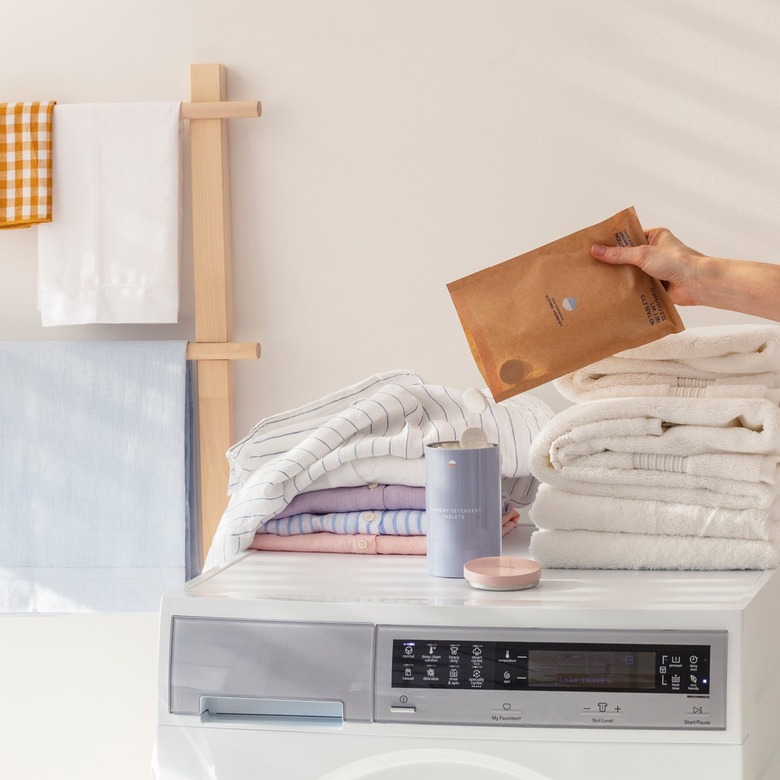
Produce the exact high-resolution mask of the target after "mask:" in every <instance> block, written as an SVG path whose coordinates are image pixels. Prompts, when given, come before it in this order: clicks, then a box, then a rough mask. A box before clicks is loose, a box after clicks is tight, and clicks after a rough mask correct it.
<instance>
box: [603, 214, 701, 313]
mask: <svg viewBox="0 0 780 780" xmlns="http://www.w3.org/2000/svg"><path fill="white" fill-rule="evenodd" d="M645 237H646V238H647V244H645V245H642V246H602V245H600V244H595V245H594V246H592V247H591V250H590V253H591V255H593V257H594V258H596V260H601V261H602V262H604V263H610V264H611V265H621V264H629V265H635V266H637V267H638V268H641V269H642V270H643V271H644V272H645V273H646V274H649V275H650V276H652V277H654V278H655V279H659V280H660V281H661V282H663V285H664V287H665V288H666V291H667V292H668V294H669V299H670V300H671V301H672V303H674V304H676V305H680V306H685V305H690V304H693V303H695V302H696V300H695V299H696V295H695V293H694V286H695V282H696V279H697V258H701V257H703V255H702V254H701V252H697V251H696V250H694V249H691V248H690V247H688V246H686V245H685V244H683V243H682V241H680V240H679V239H678V238H677V237H676V236H674V235H673V234H672V232H671V231H669V230H668V229H667V228H663V227H659V228H652V229H651V230H648V231H646V232H645Z"/></svg>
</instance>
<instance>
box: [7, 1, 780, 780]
mask: <svg viewBox="0 0 780 780" xmlns="http://www.w3.org/2000/svg"><path fill="white" fill-rule="evenodd" d="M9 6H10V7H9ZM198 62H221V63H224V64H225V65H227V66H228V68H229V92H230V97H232V98H234V99H243V100H255V99H259V100H261V101H262V103H263V117H262V118H261V119H260V120H236V121H234V122H233V123H232V124H231V126H230V144H231V155H232V162H231V176H232V185H233V188H232V201H233V245H234V278H235V312H236V322H235V333H234V337H235V339H236V340H241V341H253V340H258V341H260V342H261V343H262V346H263V357H262V359H261V360H260V361H258V362H257V363H253V364H248V363H247V364H242V365H240V366H239V367H238V369H237V431H238V435H239V436H240V435H243V434H244V433H245V432H246V431H248V430H249V428H250V427H251V426H252V425H253V424H254V423H255V422H256V421H257V420H259V419H260V418H262V417H263V416H266V415H268V414H271V413H274V412H277V411H281V410H283V409H287V408H290V407H292V406H295V405H298V404H300V403H304V402H306V401H308V400H311V399H313V398H315V397H317V396H319V395H320V394H323V393H326V392H329V391H331V390H334V389H337V388H339V387H341V386H343V385H346V384H348V383H351V382H353V381H356V380H358V379H361V378H363V377H365V376H367V375H369V374H371V373H373V372H376V371H382V370H386V369H392V368H399V367H400V368H409V369H413V370H416V371H418V372H419V373H420V374H421V375H422V376H423V377H424V378H425V379H426V381H428V382H433V383H439V384H446V385H450V386H452V387H460V388H465V387H468V386H470V385H472V384H476V383H479V382H480V379H479V375H478V373H477V371H476V368H475V366H474V364H473V361H472V359H471V356H470V354H469V352H468V349H467V346H466V341H465V338H464V337H463V334H462V332H461V330H460V326H459V324H458V321H457V317H456V315H455V312H454V309H453V307H452V305H451V303H450V300H449V297H448V295H447V292H446V288H445V284H446V282H448V281H451V280H453V279H456V278H458V277H460V276H462V275H464V274H467V273H470V272H472V271H475V270H478V269H480V268H482V267H484V266H486V265H491V264H494V263H497V262H499V261H502V260H505V259H507V258H509V257H512V256H514V255H516V254H518V253H520V252H522V251H525V250H527V249H530V248H532V247H534V246H537V245H539V244H541V243H545V242H547V241H550V240H553V239H555V238H557V237H558V236H560V235H562V234H564V233H569V232H571V231H573V230H576V229H578V228H580V227H584V226H586V225H589V224H592V223H594V222H597V221H600V220H601V219H603V218H605V217H607V216H609V215H611V214H613V213H614V212H616V211H619V210H620V209H622V208H624V207H626V206H628V205H634V206H635V207H636V209H637V212H638V214H639V217H640V219H641V220H642V222H643V224H644V225H645V226H646V227H650V226H653V225H659V224H664V225H667V226H668V227H670V228H672V230H674V231H675V232H676V233H677V234H678V235H679V236H680V237H681V238H682V239H683V240H685V241H686V242H687V243H689V244H691V245H692V246H694V247H696V248H698V249H700V250H701V251H704V252H708V253H712V254H720V255H727V256H739V257H746V258H753V259H759V260H770V261H775V260H777V250H776V247H777V232H778V225H779V224H780V185H779V184H778V182H780V132H778V129H779V128H780V107H779V104H778V84H780V6H778V4H776V3H774V2H771V0H743V1H742V2H739V3H735V2H733V0H591V2H588V3H579V2H574V1H573V0H572V1H571V2H564V0H547V2H541V0H537V1H536V2H530V0H479V1H478V0H470V1H469V2H467V1H466V0H393V2H389V1H386V2H378V1H377V0H328V2H323V1H322V0H284V1H282V0H277V1H276V2H273V1H272V0H219V2H216V0H215V1H214V2H206V1H205V0H134V2H133V3H123V4H112V3H108V4H107V3H105V2H99V1H98V0H69V2H66V3H62V2H54V0H25V2H22V0H11V2H10V3H6V4H5V6H4V8H3V24H2V27H0V74H2V78H0V100H5V101H15V100H34V99H56V100H58V101H60V102H62V103H68V102H96V101H137V100H176V99H185V100H186V99H187V97H188V88H189V85H188V66H189V64H190V63H198ZM187 243H188V242H187ZM35 258H36V236H35V231H34V230H29V231H9V232H5V233H3V234H0V277H1V278H2V279H3V284H2V285H0V338H2V339H6V340H18V339H32V340H38V339H108V338H131V337H132V338H147V337H148V338H177V337H181V338H189V337H191V336H192V333H193V314H192V303H191V289H192V279H191V274H190V273H189V270H185V272H184V278H183V289H184V302H183V311H182V316H181V322H180V323H179V325H176V326H157V327H155V326H89V327H80V328H54V329H43V328H41V326H40V324H39V318H38V314H37V311H36V272H35V262H36V260H35ZM682 314H683V317H684V320H685V322H686V324H688V325H689V326H691V325H700V324H709V323H713V324H714V323H722V322H737V321H746V320H749V318H746V317H742V316H739V315H733V314H728V313H725V312H716V311H713V310H708V309H684V310H682ZM539 394H540V395H541V396H542V397H544V398H545V399H546V400H548V401H550V402H551V403H552V404H553V406H555V407H556V408H560V407H562V405H563V404H562V401H561V400H560V399H559V398H558V397H557V396H556V395H555V393H554V391H553V390H552V389H551V388H549V387H544V388H541V389H540V390H539ZM33 620H35V621H37V620H38V619H33ZM56 620H57V622H56V623H55V622H47V621H45V620H41V622H40V623H38V622H35V623H34V624H33V623H26V622H18V621H15V620H14V621H12V620H9V619H5V620H4V621H2V622H0V635H1V636H2V642H0V690H5V689H6V682H5V680H4V678H6V677H8V678H9V679H12V680H13V681H14V685H13V686H12V688H11V692H12V693H11V697H12V698H11V701H10V702H9V700H8V698H7V694H6V693H4V697H5V701H4V707H3V709H2V714H0V756H2V759H0V761H4V762H5V766H3V765H2V764H0V769H4V770H5V771H0V774H2V776H3V777H9V778H11V777H13V778H17V777H27V776H29V777H36V778H42V777H46V778H49V777H70V776H74V777H75V776H78V777H79V778H82V779H83V778H87V777H91V776H95V777H97V776H100V777H103V776H105V774H106V772H105V771H100V772H98V773H95V774H93V775H90V774H89V773H88V772H86V771H84V770H83V768H82V769H80V770H79V771H78V772H76V773H73V774H72V775H71V774H69V773H68V772H67V771H66V769H65V768H63V767H62V766H61V765H60V763H59V757H58V755H57V754H56V751H54V752H52V751H49V752H47V751H42V750H41V749H40V745H42V744H43V745H48V744H52V741H53V740H54V739H55V738H56V737H57V735H58V734H60V733H61V732H60V731H59V730H60V729H61V726H62V722H63V721H62V717H63V713H62V711H61V706H62V698H63V697H64V698H67V699H69V700H70V702H71V704H70V710H69V714H68V716H67V717H68V719H69V720H68V724H69V726H68V728H69V731H68V734H70V735H71V737H72V746H73V750H74V751H77V749H78V748H79V747H82V748H83V750H88V751H91V752H92V754H93V755H95V756H96V759H95V760H96V766H101V765H102V766H103V768H105V766H106V764H105V763H103V764H101V762H105V761H113V760H114V759H112V758H111V756H113V755H115V754H117V755H118V752H117V751H119V750H120V748H122V746H123V745H124V744H125V742H126V741H127V740H131V741H132V743H133V744H135V745H138V749H137V750H134V754H135V755H134V756H133V757H132V760H130V759H129V758H127V757H126V756H124V755H122V758H121V760H120V759H119V758H117V759H116V760H115V766H114V767H113V768H112V771H111V774H112V776H113V777H114V778H124V777H127V778H131V777H142V776H145V772H146V768H147V767H148V756H147V754H146V753H147V750H146V745H147V743H148V747H149V751H150V750H151V726H150V724H151V723H152V721H153V715H152V714H150V713H152V712H153V707H154V702H153V698H154V695H155V690H154V673H153V670H152V667H151V666H150V664H149V663H148V653H149V652H153V644H154V635H155V630H154V622H153V621H152V620H148V621H146V622H142V625H141V626H139V627H137V628H138V630H137V631H136V624H133V623H132V619H131V618H117V619H108V618H105V619H101V618H96V620H95V622H94V623H92V624H90V626H89V630H85V623H84V622H83V621H81V620H76V619H72V620H71V619H69V618H58V619H56ZM101 620H105V624H104V625H103V627H102V629H101V628H99V627H100V626H101V622H100V621H101ZM117 620H118V621H119V624H120V625H124V626H125V628H124V629H122V630H118V629H117V622H116V621H117ZM68 621H70V622H68ZM122 621H125V622H124V623H122ZM131 626H132V627H131ZM125 639H128V640H132V641H133V642H137V643H139V644H143V647H144V649H143V652H139V653H137V654H129V655H125V656H124V657H122V658H121V663H117V664H115V665H114V666H113V667H111V666H107V665H100V668H99V671H96V672H95V673H92V672H91V671H90V668H91V662H90V663H89V664H86V665H85V664H81V663H78V662H77V659H76V658H74V657H73V656H70V655H66V656H65V657H64V658H63V660H62V664H63V665H62V669H61V671H62V674H61V676H60V677H59V678H58V679H59V682H60V685H61V686H62V687H61V688H59V689H57V690H56V691H55V690H53V689H52V687H51V686H50V685H47V684H45V683H46V682H47V681H48V678H46V679H43V680H42V679H41V674H40V672H41V667H40V664H41V663H45V659H44V658H41V656H40V653H39V651H40V643H42V642H49V643H51V644H52V647H54V646H55V645H56V644H60V643H65V644H75V643H77V642H79V641H82V642H83V646H84V647H85V648H86V651H87V652H90V651H89V650H88V648H90V647H91V648H93V652H94V648H100V647H104V648H105V650H106V652H112V653H113V652H116V651H117V650H118V649H119V647H120V646H121V643H123V642H124V641H125ZM117 643H120V644H119V645H117ZM28 647H29V650H30V652H29V653H28V652H26V651H25V650H22V649H20V648H28ZM52 652H53V654H54V655H56V651H54V650H53V651H52ZM93 660H94V661H95V663H96V664H97V659H95V658H94V657H93ZM114 669H116V673H114ZM98 678H99V679H98ZM22 680H26V681H27V684H26V685H22V684H21V682H20V681H22ZM95 685H99V686H100V687H99V692H98V693H95V694H94V695H92V696H90V697H87V698H86V699H84V698H83V697H82V696H81V693H82V692H83V690H85V689H89V688H90V687H94V686H95ZM141 690H142V691H145V692H146V694H147V695H148V701H147V700H144V701H142V700H141V699H140V698H139V696H138V692H139V691H141ZM30 695H34V696H35V697H36V701H37V702H38V705H39V706H38V709H37V712H36V715H35V719H34V720H35V723H36V726H35V729H34V730H31V729H30V728H29V722H28V721H23V720H21V721H20V720H19V719H18V718H16V717H15V715H14V709H15V703H16V702H17V700H18V706H19V707H22V708H25V707H27V706H28V700H29V696H30ZM25 697H27V698H25ZM150 703H151V704H150ZM100 708H102V714H103V717H104V718H105V721H104V722H105V723H110V722H113V719H115V718H117V719H118V718H124V719H125V721H124V722H123V726H122V728H121V730H120V729H119V728H117V729H116V733H115V734H114V737H113V739H112V738H111V736H109V735H106V736H105V738H101V739H100V740H98V741H95V740H93V739H92V737H91V731H92V724H94V712H95V710H96V709H100ZM79 719H81V720H83V722H84V723H85V724H86V725H85V727H84V728H83V729H78V728H77V727H76V726H74V725H73V724H74V723H77V722H79ZM116 722H117V723H119V720H117V721H116ZM142 745H143V747H142ZM31 755H32V756H34V757H35V761H36V762H37V766H36V771H35V772H32V773H29V772H28V773H27V774H25V772H26V771H27V770H25V769H24V766H25V762H27V761H28V757H29V756H31Z"/></svg>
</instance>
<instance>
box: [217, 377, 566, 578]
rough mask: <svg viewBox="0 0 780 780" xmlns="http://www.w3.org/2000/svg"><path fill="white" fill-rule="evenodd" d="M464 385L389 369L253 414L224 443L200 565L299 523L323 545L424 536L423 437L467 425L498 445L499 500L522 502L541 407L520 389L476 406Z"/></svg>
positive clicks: (530, 485) (264, 543)
mask: <svg viewBox="0 0 780 780" xmlns="http://www.w3.org/2000/svg"><path fill="white" fill-rule="evenodd" d="M463 396H464V393H463V392H461V391H459V390H454V389H451V388H447V387H443V386H441V385H433V384H426V383H424V382H423V381H422V379H421V378H420V377H419V376H417V374H415V373H413V372H410V371H389V372H385V373H382V374H377V375H374V376H371V377H369V378H368V379H365V380H363V381H361V382H358V383H356V384H354V385H350V386H349V387H345V388H343V389H341V390H338V391H336V392H334V393H331V394H329V395H327V396H325V397H323V398H319V399H317V400H316V401H312V402H310V403H308V404H306V405H304V406H301V407H299V408H297V409H291V410H289V411H286V412H282V413H281V414H277V415H274V416H273V417H268V418H266V419H265V420H262V421H261V422H259V423H258V424H257V425H256V426H255V427H254V428H253V429H252V430H251V431H250V432H249V434H247V436H246V437H244V439H242V440H241V441H240V442H238V443H237V444H236V445H235V446H234V447H232V448H231V449H230V450H229V451H228V454H227V455H228V461H229V462H230V470H231V482H230V486H229V492H230V494H231V498H230V503H229V505H228V508H227V510H226V511H225V514H224V515H223V517H222V520H221V521H220V524H219V527H218V529H217V533H216V535H215V537H214V540H213V542H212V545H211V548H210V550H209V554H208V557H207V559H206V568H210V567H211V566H216V565H220V564H222V563H225V562H226V561H228V560H229V559H230V558H232V557H234V556H235V555H237V554H238V553H240V552H241V551H242V550H245V549H247V548H249V547H250V546H256V547H257V548H258V549H269V546H268V545H269V542H271V541H272V540H271V536H272V535H275V536H276V537H278V538H277V540H276V542H275V543H274V546H273V549H293V548H292V547H290V546H288V543H283V544H282V540H281V537H282V536H284V537H286V538H288V539H290V537H291V536H293V535H303V534H306V535H308V536H309V537H310V539H309V540H308V541H314V539H315V535H316V539H317V540H325V541H328V542H329V543H330V544H329V546H328V547H327V549H329V550H331V551H332V550H333V549H334V546H333V544H332V543H333V541H334V540H333V538H332V536H333V535H334V534H339V535H341V537H342V540H343V541H345V542H346V541H347V537H348V536H354V535H358V536H361V537H362V541H364V542H367V541H369V540H368V538H367V537H369V536H371V537H375V536H376V537H378V536H379V535H387V536H390V535H396V536H397V537H398V539H399V540H400V541H403V540H401V539H400V537H402V536H405V537H407V538H408V539H410V540H411V539H414V538H415V537H418V538H417V539H416V541H418V542H419V541H423V540H421V539H420V538H419V537H421V536H422V535H423V534H424V533H425V531H426V526H425V517H424V515H425V512H424V507H425V501H424V486H425V457H424V455H425V446H426V445H427V444H433V443H435V442H440V441H458V440H459V439H460V437H461V435H462V434H463V432H464V431H465V430H466V429H467V428H475V427H477V428H481V429H482V430H484V432H485V434H486V436H487V438H488V440H489V441H490V442H492V443H494V444H496V445H498V447H499V450H500V453H501V475H502V487H503V491H504V494H505V496H506V499H507V502H508V504H509V505H511V506H512V507H519V506H526V505H527V504H529V503H530V502H531V501H532V500H533V497H534V495H535V492H536V486H537V482H536V480H535V479H534V478H533V476H531V471H530V465H529V458H528V456H529V451H530V447H531V442H532V440H533V439H534V437H535V436H536V435H538V433H539V431H540V430H541V429H542V427H543V426H544V425H545V424H546V423H547V422H548V421H549V420H550V419H551V418H552V416H553V414H552V410H551V409H550V408H549V406H547V405H546V404H545V403H544V402H543V401H541V400H539V399H537V398H534V397H533V396H531V395H522V396H517V397H515V398H511V399H509V400H507V401H504V402H502V403H499V404H497V403H493V402H492V401H489V400H488V401H487V402H486V406H485V409H484V410H483V411H481V412H475V411H473V409H471V408H469V405H468V404H467V403H466V402H465V401H464V398H463ZM391 492H393V493H394V494H395V496H394V497H393V498H392V501H391V503H388V498H390V496H389V494H390V493H391ZM421 493H422V495H421ZM361 502H362V503H361ZM383 507H384V509H386V510H387V511H382V508H383ZM359 510H366V511H359ZM293 511H294V512H296V513H297V514H296V515H295V517H290V516H289V514H290V512H293ZM301 513H302V514H301ZM506 514H509V513H508V512H507V513H506ZM515 514H516V513H515ZM506 519H507V518H506V517H505V520H506ZM256 537H257V538H256ZM260 537H262V538H260ZM292 541H294V540H292ZM299 541H300V540H299ZM419 547H420V545H416V546H415V547H414V549H412V548H411V547H410V546H409V545H405V546H403V551H404V552H414V551H418V552H419ZM307 548H308V549H312V547H311V546H310V545H307ZM297 549H302V547H301V546H298V547H297ZM317 549H323V550H324V549H326V547H325V546H323V547H321V548H320V547H318V548H317ZM395 549H396V551H399V550H398V545H395ZM341 551H344V552H346V551H348V550H347V547H346V546H344V547H343V549H341ZM367 551H368V550H362V552H367ZM377 552H379V550H378V549H377Z"/></svg>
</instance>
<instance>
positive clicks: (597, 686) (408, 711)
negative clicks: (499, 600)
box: [375, 626, 727, 730]
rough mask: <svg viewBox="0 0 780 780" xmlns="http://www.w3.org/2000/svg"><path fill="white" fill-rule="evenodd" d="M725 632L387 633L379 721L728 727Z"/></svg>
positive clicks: (380, 632)
mask: <svg viewBox="0 0 780 780" xmlns="http://www.w3.org/2000/svg"><path fill="white" fill-rule="evenodd" d="M726 652H727V634H726V632H722V631H715V632H702V631H688V632H682V631H657V632H652V631H650V632H648V631H594V630H569V631H567V630H557V629H552V630H545V629H497V628H496V629H476V628H474V629H463V628H460V629H458V628H451V629H446V628H441V627H436V628H429V629H427V630H426V629H425V628H421V627H419V626H416V627H410V626H409V627H404V626H379V627H378V628H377V659H376V666H375V668H376V675H377V680H376V711H375V717H376V720H379V721H389V722H399V721H401V722H419V723H447V724H452V723H459V724H473V725H480V724H484V725H497V726H502V725H504V726H573V727H590V728H661V729H664V728H665V729H694V730H696V729H700V730H708V729H724V728H725V727H726V707H725V704H726V688H725V675H726Z"/></svg>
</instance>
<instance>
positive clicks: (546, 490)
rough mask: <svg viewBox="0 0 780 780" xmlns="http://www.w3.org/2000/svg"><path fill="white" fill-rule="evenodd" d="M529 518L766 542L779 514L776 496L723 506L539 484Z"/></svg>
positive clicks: (559, 524) (556, 524)
mask: <svg viewBox="0 0 780 780" xmlns="http://www.w3.org/2000/svg"><path fill="white" fill-rule="evenodd" d="M528 517H529V518H530V520H531V521H532V522H533V523H534V524H535V525H536V526H537V527H538V528H544V529H549V530H558V531H613V532H620V533H635V534H653V535H670V536H710V537H717V538H726V539H755V540H759V541H768V540H769V539H770V538H771V537H772V534H773V533H774V529H775V523H776V522H777V520H778V518H779V517H780V500H777V501H775V502H774V504H772V506H771V507H770V508H769V509H755V508H749V509H727V508H725V507H720V506H717V507H709V506H701V505H700V504H680V503H677V502H675V501H657V500H652V499H645V500H641V501H640V500H638V499H634V498H621V497H611V496H593V495H587V494H582V493H571V492H569V491H568V490H561V489H560V488H556V487H552V485H540V486H539V489H538V491H537V494H536V498H535V499H534V502H533V504H531V506H530V508H529V510H528Z"/></svg>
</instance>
